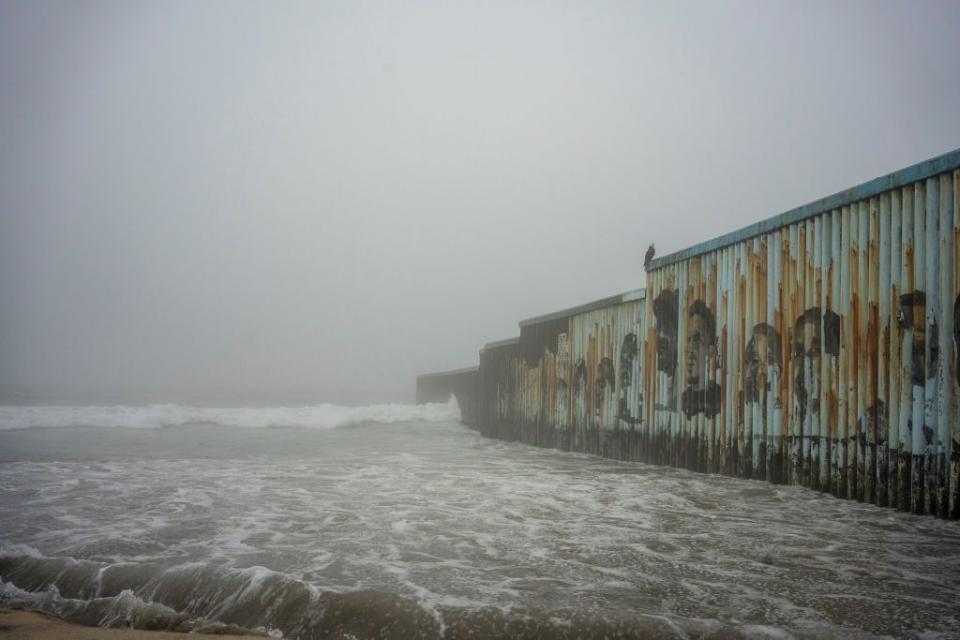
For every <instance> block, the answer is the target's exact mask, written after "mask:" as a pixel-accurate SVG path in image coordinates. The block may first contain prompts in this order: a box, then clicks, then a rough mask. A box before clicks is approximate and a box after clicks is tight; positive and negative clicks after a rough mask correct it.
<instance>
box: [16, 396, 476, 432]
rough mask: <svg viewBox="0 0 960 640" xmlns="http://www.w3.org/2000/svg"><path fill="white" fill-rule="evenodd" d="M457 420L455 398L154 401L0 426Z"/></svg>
mask: <svg viewBox="0 0 960 640" xmlns="http://www.w3.org/2000/svg"><path fill="white" fill-rule="evenodd" d="M459 419H460V408H459V407H458V406H457V401H456V398H454V397H453V396H451V397H450V400H449V401H448V402H446V403H439V402H436V403H426V404H417V405H411V404H372V405H365V406H357V407H346V406H341V405H336V404H328V403H323V404H317V405H308V406H302V407H230V408H226V407H225V408H210V407H188V406H183V405H178V404H155V405H149V406H145V407H133V406H125V405H114V406H86V407H83V406H33V407H27V406H3V407H0V430H11V429H34V428H42V427H123V428H130V429H158V428H161V427H176V426H182V425H188V424H216V425H223V426H233V427H245V428H269V427H302V428H309V429H336V428H338V427H346V426H351V425H356V424H392V423H398V422H414V421H416V422H449V421H457V420H459Z"/></svg>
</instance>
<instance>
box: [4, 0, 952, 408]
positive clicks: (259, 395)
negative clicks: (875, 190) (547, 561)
mask: <svg viewBox="0 0 960 640" xmlns="http://www.w3.org/2000/svg"><path fill="white" fill-rule="evenodd" d="M958 146H960V3H957V2H942V3H940V2H926V1H925V2H903V3H892V2H832V1H831V2H802V3H801V2H797V3H793V4H788V3H784V2H767V1H762V2H733V3H720V2H703V3H676V2H664V3H649V2H645V3H633V2H624V3H599V2H582V3H560V2H543V3H537V2H523V3H520V2H502V3H464V2H454V3H448V2H433V3H415V2H384V3H357V2H352V1H348V2H342V3H339V2H338V3H334V2H322V3H321V2H304V3H294V2H283V3H279V2H278V3H274V2H212V1H205V2H126V1H124V2H73V1H70V2H58V3H50V2H35V1H33V0H31V1H29V2H26V1H25V2H10V1H9V0H0V401H7V402H23V401H29V400H33V399H37V398H42V399H45V400H48V401H80V400H83V401H94V400H104V399H109V400H116V399H119V400H122V399H124V398H135V397H143V398H146V399H148V400H158V399H160V400H184V401H194V402H200V401H211V402H215V401H224V402H226V401H231V402H242V401H250V402H256V401H280V402H282V401H317V400H333V401H350V402H353V401H364V400H410V399H412V396H413V385H414V378H415V376H416V375H417V374H418V373H422V372H426V371H434V370H440V369H447V368H456V367H462V366H469V365H473V364H476V362H477V351H478V349H479V348H480V347H481V346H482V345H483V343H484V342H488V341H491V340H497V339H502V338H507V337H511V336H514V335H517V333H518V330H517V326H516V323H517V321H518V320H520V319H522V318H525V317H529V316H533V315H538V314H541V313H546V312H550V311H553V310H557V309H561V308H564V307H568V306H572V305H575V304H579V303H582V302H587V301H589V300H593V299H595V298H599V297H603V296H607V295H611V294H614V293H618V292H621V291H626V290H630V289H634V288H638V287H641V286H643V284H644V277H643V269H642V259H643V253H644V250H645V249H646V247H647V245H648V244H649V243H650V242H653V241H655V242H656V244H657V249H658V253H659V254H661V255H663V254H666V253H669V252H671V251H675V250H678V249H681V248H684V247H686V246H688V245H691V244H694V243H696V242H699V241H702V240H706V239H710V238H712V237H714V236H717V235H719V234H722V233H725V232H727V231H731V230H733V229H735V228H739V227H741V226H743V225H745V224H748V223H751V222H755V221H757V220H760V219H763V218H766V217H769V216H771V215H774V214H777V213H779V212H781V211H784V210H786V209H789V208H792V207H795V206H798V205H801V204H805V203H806V202H809V201H811V200H814V199H817V198H820V197H822V196H825V195H828V194H830V193H833V192H835V191H838V190H840V189H843V188H846V187H848V186H852V185H854V184H856V183H859V182H863V181H865V180H867V179H870V178H873V177H876V176H878V175H881V174H884V173H888V172H890V171H894V170H896V169H899V168H902V167H904V166H907V165H909V164H913V163H915V162H918V161H921V160H925V159H927V158H929V157H931V156H934V155H938V154H940V153H943V152H945V151H948V150H950V149H953V148H956V147H958Z"/></svg>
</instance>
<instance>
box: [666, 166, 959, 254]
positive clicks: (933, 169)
mask: <svg viewBox="0 0 960 640" xmlns="http://www.w3.org/2000/svg"><path fill="white" fill-rule="evenodd" d="M958 168H960V149H955V150H953V151H950V152H948V153H945V154H943V155H941V156H937V157H936V158H931V159H930V160H926V161H924V162H920V163H918V164H915V165H913V166H911V167H907V168H906V169H901V170H900V171H897V172H895V173H891V174H889V175H886V176H883V177H880V178H874V179H873V180H870V181H869V182H864V183H863V184H860V185H857V186H855V187H851V188H849V189H846V190H844V191H840V192H838V193H835V194H833V195H830V196H827V197H826V198H821V199H820V200H816V201H814V202H811V203H809V204H805V205H803V206H802V207H797V208H796V209H791V210H789V211H786V212H784V213H781V214H780V215H777V216H774V217H772V218H767V219H766V220H763V221H761V222H757V223H755V224H752V225H750V226H748V227H744V228H742V229H738V230H737V231H733V232H731V233H728V234H726V235H722V236H720V237H719V238H714V239H713V240H707V241H706V242H701V243H700V244H695V245H693V246H692V247H689V248H687V249H682V250H680V251H676V252H674V253H670V254H667V255H665V256H662V257H660V258H654V260H653V261H652V262H651V263H650V266H649V267H648V268H647V271H648V272H650V271H655V270H657V269H662V268H663V267H666V266H669V265H671V264H675V263H677V262H682V261H684V260H689V259H690V258H694V257H696V256H699V255H703V254H704V253H709V252H711V251H715V250H717V249H721V248H723V247H726V246H729V245H731V244H736V243H738V242H742V241H744V240H749V239H750V238H754V237H756V236H760V235H763V234H766V233H770V232H771V231H776V230H777V229H782V228H783V227H787V226H790V225H792V224H795V223H797V222H800V221H801V220H806V219H807V218H812V217H814V216H818V215H820V214H822V213H826V212H828V211H832V210H833V209H838V208H840V207H843V206H846V205H848V204H850V203H852V202H857V201H859V200H864V199H866V198H871V197H873V196H876V195H879V194H881V193H883V192H884V191H889V190H890V189H897V188H900V187H905V186H907V185H908V184H913V183H914V182H917V181H919V180H926V179H927V178H930V177H932V176H935V175H937V174H940V173H944V172H947V171H953V170H955V169H958Z"/></svg>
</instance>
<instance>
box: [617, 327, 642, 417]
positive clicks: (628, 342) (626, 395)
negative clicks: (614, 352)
mask: <svg viewBox="0 0 960 640" xmlns="http://www.w3.org/2000/svg"><path fill="white" fill-rule="evenodd" d="M637 353H638V350H637V335H636V334H635V333H628V334H627V335H625V336H624V337H623V342H622V343H621V344H620V373H619V376H618V379H619V382H620V396H619V399H618V405H617V417H618V418H620V419H621V420H623V421H625V422H627V423H629V424H636V423H638V422H640V416H641V415H642V413H643V409H642V407H641V408H639V409H638V411H637V415H633V414H631V412H630V395H631V393H634V389H633V366H634V362H636V359H637ZM637 393H638V395H640V394H639V392H637ZM641 397H642V396H641ZM641 404H642V401H641Z"/></svg>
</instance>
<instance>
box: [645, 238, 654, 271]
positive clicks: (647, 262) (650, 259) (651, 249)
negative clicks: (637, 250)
mask: <svg viewBox="0 0 960 640" xmlns="http://www.w3.org/2000/svg"><path fill="white" fill-rule="evenodd" d="M656 252H657V250H656V248H655V247H654V246H653V243H652V242H651V243H650V247H649V248H648V249H647V255H645V256H643V268H644V269H646V268H647V267H649V266H650V263H651V262H653V256H654V254H655V253H656Z"/></svg>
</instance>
